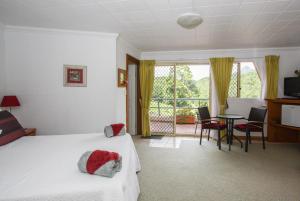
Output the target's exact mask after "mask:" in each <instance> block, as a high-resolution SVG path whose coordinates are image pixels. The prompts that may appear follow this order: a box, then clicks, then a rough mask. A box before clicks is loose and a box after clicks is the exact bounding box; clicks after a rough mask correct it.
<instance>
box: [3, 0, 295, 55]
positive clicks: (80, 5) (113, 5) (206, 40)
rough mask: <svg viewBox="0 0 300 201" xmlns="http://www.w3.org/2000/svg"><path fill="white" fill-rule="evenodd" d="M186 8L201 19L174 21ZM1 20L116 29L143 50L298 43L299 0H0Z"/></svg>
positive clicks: (94, 29)
mask: <svg viewBox="0 0 300 201" xmlns="http://www.w3.org/2000/svg"><path fill="white" fill-rule="evenodd" d="M191 11H194V12H197V13H199V14H201V16H202V17H203V19H204V23H203V24H202V25H200V26H199V27H198V28H196V29H194V30H185V29H183V28H181V27H179V26H178V25H177V24H176V18H177V17H178V15H180V14H182V13H185V12H191ZM0 21H1V22H3V23H4V24H7V25H18V26H34V27H45V28H57V29H72V30H84V31H101V32H117V33H120V34H121V35H122V36H123V38H125V39H126V40H127V41H129V42H131V43H132V44H133V45H134V46H136V47H137V48H139V49H140V50H142V51H155V50H184V49H217V48H222V49H223V48H224V49H226V48H251V47H282V46H299V45H300V0H0Z"/></svg>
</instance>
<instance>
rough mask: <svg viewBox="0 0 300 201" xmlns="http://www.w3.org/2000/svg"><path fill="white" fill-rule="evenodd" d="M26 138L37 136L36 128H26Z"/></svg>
mask: <svg viewBox="0 0 300 201" xmlns="http://www.w3.org/2000/svg"><path fill="white" fill-rule="evenodd" d="M24 131H25V136H35V135H36V128H25V129H24Z"/></svg>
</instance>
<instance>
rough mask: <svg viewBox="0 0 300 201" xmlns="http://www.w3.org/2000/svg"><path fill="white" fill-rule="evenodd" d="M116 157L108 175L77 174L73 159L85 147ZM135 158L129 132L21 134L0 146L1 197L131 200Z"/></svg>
mask: <svg viewBox="0 0 300 201" xmlns="http://www.w3.org/2000/svg"><path fill="white" fill-rule="evenodd" d="M95 149H103V150H108V151H114V152H118V153H120V154H121V155H122V163H123V164H122V170H121V172H118V173H117V174H116V175H115V176H114V177H113V178H106V177H101V176H97V175H89V174H84V173H81V172H80V171H79V170H78V167H77V161H78V160H79V158H80V156H81V154H83V153H84V152H85V151H88V150H95ZM140 169H141V167H140V163H139V159H138V156H137V153H136V150H135V147H134V144H133V141H132V139H131V136H130V135H128V134H126V135H125V136H118V137H113V138H106V137H104V135H103V134H76V135H53V136H35V137H22V138H20V139H18V140H16V141H14V142H12V143H10V144H7V145H4V146H0V200H1V201H136V200H137V198H138V195H139V192H140V189H139V183H138V179H137V175H136V172H137V171H140Z"/></svg>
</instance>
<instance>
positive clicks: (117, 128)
mask: <svg viewBox="0 0 300 201" xmlns="http://www.w3.org/2000/svg"><path fill="white" fill-rule="evenodd" d="M110 126H111V127H112V130H113V133H114V136H116V135H118V134H119V133H120V131H121V130H122V128H123V127H124V126H125V125H124V124H112V125H110Z"/></svg>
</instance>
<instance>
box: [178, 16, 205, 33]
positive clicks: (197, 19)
mask: <svg viewBox="0 0 300 201" xmlns="http://www.w3.org/2000/svg"><path fill="white" fill-rule="evenodd" d="M202 22H203V19H202V18H201V16H200V15H199V14H198V13H184V14H182V15H180V16H179V17H178V19H177V24H179V25H180V26H182V27H183V28H185V29H193V28H196V27H197V26H199V25H200V24H201V23H202Z"/></svg>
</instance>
